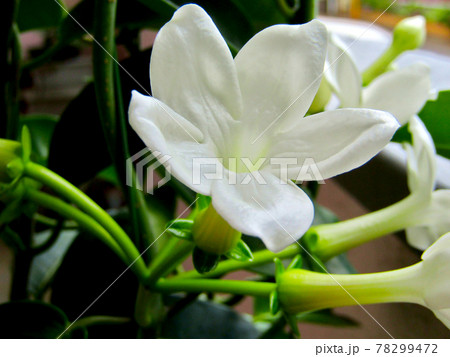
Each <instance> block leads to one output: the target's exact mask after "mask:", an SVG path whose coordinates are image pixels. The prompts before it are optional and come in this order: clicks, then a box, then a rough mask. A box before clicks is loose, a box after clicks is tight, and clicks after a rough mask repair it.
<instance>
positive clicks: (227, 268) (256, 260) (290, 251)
mask: <svg viewBox="0 0 450 357" xmlns="http://www.w3.org/2000/svg"><path fill="white" fill-rule="evenodd" d="M301 251H302V247H301V246H300V245H299V244H293V245H290V246H289V247H287V248H286V249H285V250H283V251H281V252H279V253H272V252H271V251H269V250H261V251H258V252H255V253H253V260H251V261H246V262H239V261H237V260H231V259H230V260H225V261H223V262H221V263H219V264H218V266H217V268H216V269H214V270H213V271H211V272H208V273H204V274H200V273H198V272H197V271H195V270H191V271H188V272H185V273H181V274H178V275H175V276H174V277H173V278H171V279H170V280H178V279H198V278H217V277H219V276H222V275H225V274H227V273H230V272H232V271H236V270H242V269H248V268H251V267H255V266H258V265H262V264H266V263H270V262H272V261H273V259H274V258H279V259H286V258H291V257H294V256H295V255H297V254H299V253H301Z"/></svg>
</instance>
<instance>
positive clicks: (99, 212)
mask: <svg viewBox="0 0 450 357" xmlns="http://www.w3.org/2000/svg"><path fill="white" fill-rule="evenodd" d="M24 174H25V175H26V176H28V177H30V178H33V179H35V180H36V181H39V182H41V183H42V184H44V185H47V186H48V187H50V188H51V189H53V190H54V191H55V192H56V193H58V194H59V195H61V196H63V197H65V198H66V199H68V200H69V201H71V202H72V203H74V204H76V205H77V206H78V207H79V208H80V209H81V210H83V211H84V212H85V213H87V214H88V215H90V216H91V217H92V218H93V219H95V220H96V221H97V222H98V223H99V224H100V225H101V226H103V228H104V229H105V230H106V231H107V232H108V233H109V234H111V236H112V237H113V238H114V239H115V241H116V242H117V243H118V245H119V246H120V247H121V249H122V250H123V252H124V253H125V255H126V257H127V258H128V261H131V262H134V263H133V270H134V271H135V272H136V273H137V275H138V277H139V278H140V279H142V280H145V279H146V277H147V275H148V271H147V267H146V266H145V263H144V260H143V259H142V257H141V256H140V254H139V251H138V250H137V248H136V246H135V245H134V244H133V242H132V241H131V239H130V238H129V237H128V235H127V234H126V233H125V231H124V230H123V229H122V227H120V226H119V224H118V223H117V222H116V221H115V220H114V219H113V218H112V217H111V216H110V215H109V214H108V213H106V212H105V211H104V210H103V209H102V208H101V207H100V206H99V205H98V204H97V203H95V202H94V201H93V200H92V199H90V198H89V197H88V196H86V195H85V194H84V193H83V192H82V191H80V190H79V189H78V188H76V187H75V186H73V185H72V184H71V183H70V182H68V181H66V180H65V179H63V178H62V177H61V176H59V175H57V174H56V173H54V172H53V171H51V170H49V169H47V168H46V167H44V166H41V165H38V164H35V163H33V162H28V163H27V164H26V165H25V168H24Z"/></svg>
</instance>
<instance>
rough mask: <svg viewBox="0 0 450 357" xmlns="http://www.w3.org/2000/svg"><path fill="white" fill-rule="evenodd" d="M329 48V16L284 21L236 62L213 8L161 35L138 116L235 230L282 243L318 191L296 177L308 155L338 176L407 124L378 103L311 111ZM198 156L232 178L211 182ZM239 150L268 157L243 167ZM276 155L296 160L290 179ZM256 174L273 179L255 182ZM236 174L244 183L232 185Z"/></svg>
mask: <svg viewBox="0 0 450 357" xmlns="http://www.w3.org/2000/svg"><path fill="white" fill-rule="evenodd" d="M326 48H327V33H326V28H325V26H324V25H323V24H322V23H320V22H319V21H312V22H310V23H308V24H305V25H297V26H291V25H277V26H272V27H269V28H267V29H265V30H263V31H261V32H259V33H258V34H257V35H255V36H254V37H253V38H252V39H251V40H250V41H249V42H248V43H247V44H246V45H245V46H244V47H243V48H242V49H241V50H240V51H239V53H238V54H237V56H236V57H235V58H234V59H233V57H232V55H231V53H230V51H229V49H228V47H227V45H226V43H225V40H224V39H223V38H222V36H221V35H220V33H219V31H218V29H217V28H216V26H215V25H214V23H213V22H212V20H211V18H210V17H209V16H208V15H207V14H206V13H205V12H204V11H203V9H201V8H200V7H198V6H196V5H186V6H183V7H181V8H180V9H179V10H178V11H176V13H175V14H174V16H173V18H172V20H171V21H170V22H169V23H167V24H166V25H165V26H164V27H163V28H162V29H161V30H160V31H159V33H158V35H157V37H156V40H155V43H154V46H153V54H152V58H151V63H150V74H151V75H150V77H151V85H152V92H153V97H148V96H143V95H141V94H139V93H137V92H135V91H134V92H133V96H132V99H131V103H130V108H129V117H130V124H131V125H132V127H133V128H134V130H135V131H136V132H137V133H138V134H139V136H140V137H141V138H142V140H143V141H144V142H145V144H146V145H147V146H148V147H149V148H150V149H151V150H154V151H156V150H157V151H159V152H162V153H163V154H166V155H170V156H171V159H170V160H169V161H168V162H167V163H166V164H167V165H169V166H170V169H171V172H172V174H173V175H174V176H175V177H176V178H178V179H179V180H180V181H181V182H183V183H184V184H185V185H187V186H188V187H190V188H191V189H193V190H194V191H196V192H198V193H201V194H204V195H209V196H211V197H212V205H213V206H214V208H215V209H216V211H217V212H218V213H219V214H220V215H221V216H222V217H223V218H224V219H225V220H226V221H227V222H228V223H229V224H230V225H231V226H232V227H233V228H235V229H236V230H238V231H241V232H243V233H245V234H249V235H253V236H257V237H260V238H261V239H262V240H263V241H264V243H265V244H266V246H267V247H268V248H269V249H270V250H272V251H279V250H281V249H283V248H284V247H286V246H287V245H289V244H292V243H293V240H292V237H294V238H295V239H298V238H300V237H301V236H302V235H303V234H304V232H305V231H306V230H307V229H308V228H309V226H310V225H311V222H312V219H313V214H314V213H313V206H312V203H311V201H310V199H309V198H308V196H307V195H306V194H305V193H304V192H303V191H302V190H301V189H299V188H298V187H297V186H296V185H295V184H293V183H292V181H291V180H304V179H308V178H310V173H309V172H306V173H305V172H304V170H302V163H303V162H304V159H305V158H312V159H314V162H315V164H316V165H317V166H316V167H317V169H318V170H319V172H320V174H321V175H322V177H323V178H328V177H331V176H334V175H337V174H340V173H343V172H346V171H349V170H352V169H353V168H355V167H358V166H360V165H362V164H363V163H365V162H366V161H367V160H369V159H370V158H371V157H373V156H374V155H375V154H376V153H377V152H378V151H379V150H380V149H381V148H383V147H384V146H385V145H386V144H387V143H388V142H389V140H390V138H391V136H392V135H393V133H394V132H395V130H396V129H397V128H398V123H397V121H396V120H395V119H394V118H393V117H392V116H391V115H390V114H388V113H385V112H381V111H374V110H361V109H342V110H336V111H330V112H326V113H321V114H317V115H313V116H309V117H307V118H303V116H304V115H305V113H306V112H307V110H308V108H309V106H310V104H311V102H312V100H313V98H314V96H315V94H316V92H317V89H318V86H319V84H320V79H321V73H322V70H323V66H324V61H325V55H326ZM196 158H211V159H212V160H213V161H214V160H215V161H217V162H218V163H220V164H222V163H223V164H224V166H225V167H223V171H224V177H223V178H222V179H208V178H207V177H206V176H204V175H203V174H204V173H206V172H202V175H201V176H202V180H201V182H199V183H194V182H193V170H194V164H193V161H195V160H194V159H196ZM230 158H236V159H238V160H243V159H249V160H250V161H251V162H252V163H256V162H258V160H259V159H261V158H263V159H264V160H263V165H262V166H260V167H259V166H258V168H257V169H256V170H255V171H254V172H252V173H250V172H249V171H251V170H249V169H246V168H245V166H244V165H242V163H241V162H238V165H237V168H236V172H233V170H232V169H231V168H230V167H227V162H228V159H230ZM268 158H290V159H295V160H297V162H298V164H297V165H292V166H291V167H290V168H289V170H288V171H287V173H286V175H285V177H284V176H283V173H280V171H281V170H280V165H276V164H273V163H271V162H270V160H269V159H268ZM206 170H207V169H206V168H205V171H206ZM250 174H252V175H259V177H260V178H262V179H263V181H264V182H265V184H261V183H260V182H259V181H258V180H255V179H251V180H247V179H245V178H247V177H249V175H250ZM230 176H231V177H232V178H234V179H236V182H237V183H236V184H230V183H229V182H230ZM280 177H282V178H284V182H283V180H281V179H280ZM231 181H233V180H231ZM243 181H244V182H243ZM274 221H275V222H274Z"/></svg>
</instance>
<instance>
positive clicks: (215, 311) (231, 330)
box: [162, 300, 258, 339]
mask: <svg viewBox="0 0 450 357" xmlns="http://www.w3.org/2000/svg"><path fill="white" fill-rule="evenodd" d="M169 314H170V312H169ZM257 336H258V331H257V330H256V328H255V327H254V326H253V324H252V323H250V322H249V321H248V320H246V319H244V318H243V317H242V316H241V315H239V314H238V313H237V312H236V311H234V310H233V309H231V308H229V307H228V306H224V305H221V304H216V303H213V302H210V301H199V300H195V301H194V302H191V303H190V304H188V305H186V306H184V307H183V308H181V309H180V310H178V312H177V313H176V314H175V315H173V316H171V317H170V318H169V319H168V320H166V321H165V323H164V325H163V328H162V337H163V338H221V339H222V338H239V339H241V338H256V337H257Z"/></svg>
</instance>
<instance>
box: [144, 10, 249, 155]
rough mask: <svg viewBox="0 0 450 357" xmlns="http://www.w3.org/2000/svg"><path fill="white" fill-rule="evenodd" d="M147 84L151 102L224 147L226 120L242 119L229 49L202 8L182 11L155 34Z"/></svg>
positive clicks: (238, 92) (234, 71)
mask: <svg viewBox="0 0 450 357" xmlns="http://www.w3.org/2000/svg"><path fill="white" fill-rule="evenodd" d="M150 80H151V86H152V92H153V96H154V97H155V98H157V99H159V100H161V101H162V102H164V103H166V104H167V105H168V106H169V107H170V108H172V109H173V110H174V111H176V112H177V113H178V114H180V115H181V116H183V117H184V118H186V119H187V120H189V121H190V122H192V123H193V124H194V125H195V126H197V128H199V129H200V130H201V131H202V133H203V134H204V135H205V137H206V138H207V140H215V141H216V145H217V146H218V148H219V150H222V149H223V148H222V146H223V145H225V143H224V142H223V140H220V139H222V138H223V137H225V136H226V133H227V130H228V124H227V122H228V121H230V120H232V119H233V118H235V119H237V118H239V117H240V113H241V109H242V104H241V103H242V99H241V95H240V89H239V84H238V80H237V73H236V68H235V64H234V61H233V57H232V55H231V53H230V50H229V49H228V46H227V44H226V43H225V40H224V39H223V37H222V36H221V35H220V32H219V30H218V29H217V27H216V26H215V25H214V23H213V21H212V20H211V18H210V17H209V16H208V14H207V13H206V12H205V11H204V10H203V9H202V8H201V7H199V6H197V5H192V4H190V5H185V6H182V7H180V8H179V9H178V10H177V11H176V12H175V14H174V16H173V18H172V20H170V21H169V22H168V23H167V24H166V25H164V26H163V27H162V28H161V30H160V31H159V32H158V35H157V36H156V39H155V43H154V45H153V51H152V57H151V62H150ZM224 131H225V133H224ZM219 141H220V142H219Z"/></svg>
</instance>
